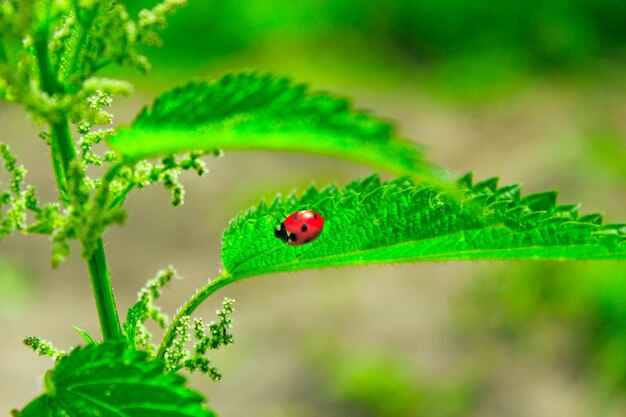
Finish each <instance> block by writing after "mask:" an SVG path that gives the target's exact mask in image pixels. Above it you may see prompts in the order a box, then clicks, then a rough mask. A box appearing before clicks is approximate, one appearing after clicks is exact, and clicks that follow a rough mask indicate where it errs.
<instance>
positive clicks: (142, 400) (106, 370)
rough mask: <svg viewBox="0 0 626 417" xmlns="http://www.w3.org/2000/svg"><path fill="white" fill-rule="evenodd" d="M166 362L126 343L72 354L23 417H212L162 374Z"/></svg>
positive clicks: (178, 381) (196, 397)
mask: <svg viewBox="0 0 626 417" xmlns="http://www.w3.org/2000/svg"><path fill="white" fill-rule="evenodd" d="M163 369H164V364H163V362H162V361H148V360H146V355H145V353H143V352H138V351H131V350H127V349H126V347H125V346H124V344H122V343H110V342H108V343H104V344H99V345H98V344H91V345H88V346H86V347H82V348H78V349H75V350H74V351H72V352H71V353H70V354H69V355H68V356H67V357H65V358H63V359H62V360H61V361H60V362H59V364H58V366H57V367H56V368H55V369H54V370H53V371H48V373H47V374H46V378H45V386H46V393H45V394H43V395H41V396H40V397H38V398H36V399H35V400H33V401H32V402H31V403H30V404H29V405H27V406H26V408H24V410H23V411H21V412H20V413H19V414H18V415H19V416H20V417H52V416H54V417H60V416H100V417H109V416H110V417H139V416H154V417H191V416H193V417H214V416H215V414H214V413H213V412H212V411H210V410H207V409H206V408H204V407H203V406H202V403H203V402H204V398H203V397H202V396H201V395H200V394H197V393H196V392H194V391H191V390H190V389H188V388H185V387H184V386H183V383H184V382H185V379H184V378H183V377H182V376H180V375H176V374H171V373H167V374H166V373H164V371H163Z"/></svg>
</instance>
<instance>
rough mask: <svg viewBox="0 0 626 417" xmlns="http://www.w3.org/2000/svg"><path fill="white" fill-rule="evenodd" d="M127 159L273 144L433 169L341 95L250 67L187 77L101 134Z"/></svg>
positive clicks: (415, 170)
mask: <svg viewBox="0 0 626 417" xmlns="http://www.w3.org/2000/svg"><path fill="white" fill-rule="evenodd" d="M109 145H110V146H111V148H113V149H114V150H115V151H117V152H118V153H120V154H121V155H122V156H123V157H125V158H126V159H128V160H131V161H136V160H140V159H144V158H149V157H156V156H162V155H169V154H173V153H180V152H186V151H196V150H199V151H216V150H220V149H221V150H250V149H261V150H274V151H294V152H309V153H315V154H320V155H328V156H333V157H337V158H343V159H347V160H350V161H354V162H359V163H363V164H369V165H372V166H374V167H377V168H380V169H384V170H387V171H391V172H396V173H400V174H425V175H430V174H432V173H433V170H432V168H430V167H428V166H427V164H426V163H425V161H424V160H423V158H422V152H421V150H420V149H419V148H418V147H417V146H416V145H415V144H413V143H411V142H409V141H407V140H405V139H402V138H400V137H398V136H397V134H396V133H395V132H394V130H393V127H392V126H391V125H390V124H389V123H387V122H384V121H381V120H380V119H377V118H375V117H373V116H371V115H370V114H369V113H366V112H363V111H358V110H354V109H353V108H352V107H351V106H350V104H349V103H348V101H346V100H344V99H340V98H336V97H333V96H331V95H328V94H323V93H314V92H310V91H309V90H308V89H307V88H306V86H304V85H301V84H294V83H293V82H292V81H290V80H289V79H287V78H277V77H274V76H271V75H259V74H256V73H240V74H235V75H227V76H225V77H223V78H222V79H220V80H219V81H216V82H213V83H208V82H201V83H196V82H192V83H190V84H187V85H185V86H183V87H179V88H175V89H174V90H172V91H170V92H167V93H165V94H163V95H162V96H160V97H159V98H158V99H157V100H156V101H155V102H154V104H153V105H152V107H151V108H149V109H148V108H144V110H143V111H142V112H141V113H140V114H139V116H138V117H137V118H136V119H135V121H134V122H133V124H132V126H130V127H129V128H126V129H122V130H120V131H119V132H118V133H117V135H116V136H114V137H112V138H110V139H109Z"/></svg>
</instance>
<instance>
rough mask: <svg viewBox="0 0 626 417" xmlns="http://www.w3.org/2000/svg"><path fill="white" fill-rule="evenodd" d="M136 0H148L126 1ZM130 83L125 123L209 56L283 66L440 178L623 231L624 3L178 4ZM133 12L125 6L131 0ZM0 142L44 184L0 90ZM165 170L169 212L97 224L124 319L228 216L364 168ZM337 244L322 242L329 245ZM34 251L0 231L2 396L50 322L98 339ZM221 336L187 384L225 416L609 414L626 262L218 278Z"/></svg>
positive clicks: (56, 335)
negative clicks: (397, 138) (371, 120)
mask: <svg viewBox="0 0 626 417" xmlns="http://www.w3.org/2000/svg"><path fill="white" fill-rule="evenodd" d="M148 3H149V2H148ZM190 3H191V4H190V5H189V6H188V7H187V8H185V9H182V10H181V11H180V12H179V13H178V14H177V15H176V16H174V17H173V18H172V19H171V24H170V28H169V29H167V31H165V32H164V34H163V38H164V41H165V43H164V46H163V47H162V48H161V49H159V50H149V51H147V53H148V55H149V56H150V57H151V59H152V62H153V64H154V70H153V71H152V72H151V73H149V74H147V75H145V76H144V75H140V74H136V73H134V72H132V71H129V70H123V69H115V70H112V71H111V72H110V74H109V75H110V76H116V77H126V78H128V79H131V80H132V81H133V82H134V83H135V85H136V93H135V94H134V95H133V96H132V97H129V98H124V99H118V100H116V102H115V104H114V108H113V110H114V112H115V114H116V119H115V121H116V123H128V122H129V121H130V120H132V118H133V116H134V114H135V113H136V112H137V111H138V110H139V109H140V108H141V107H142V106H143V105H144V104H145V103H147V102H149V101H150V100H151V99H152V98H153V97H154V96H156V95H157V94H158V93H159V92H160V91H163V90H165V89H168V88H170V87H172V86H174V85H177V84H180V83H182V82H185V81H186V80H188V79H190V78H195V79H206V78H216V77H219V76H220V75H222V74H224V73H225V72H227V71H231V70H240V69H259V70H262V71H273V72H276V73H278V74H283V75H290V76H292V77H293V78H295V79H297V80H300V81H304V82H307V83H309V84H311V85H312V86H314V87H315V88H317V89H323V90H330V91H333V92H336V93H338V94H341V95H345V96H349V97H352V98H353V99H354V102H355V103H356V105H357V106H358V107H361V108H366V109H370V110H372V111H375V112H376V113H377V114H379V115H381V116H383V117H386V118H389V119H391V120H394V121H395V122H396V123H397V125H398V127H399V130H400V131H401V132H402V134H404V135H405V136H407V137H409V138H411V139H413V140H415V141H417V142H419V143H422V144H424V145H426V147H427V149H428V155H429V156H430V159H431V160H432V161H434V162H436V163H437V164H439V165H441V166H444V167H446V168H448V169H449V170H450V171H451V172H453V173H454V174H455V175H461V174H464V173H465V172H467V171H474V172H475V174H476V177H477V178H480V179H485V178H488V177H491V176H499V177H500V178H501V181H502V183H511V182H521V183H523V184H524V185H525V192H527V193H529V192H536V191H545V190H552V189H557V190H560V200H559V201H560V202H562V203H575V202H580V203H582V208H581V210H582V211H584V212H596V211H600V212H603V213H604V214H605V219H606V220H607V221H609V222H619V221H622V222H623V221H626V25H625V24H624V22H626V3H625V2H623V1H620V0H599V1H594V2H589V1H582V0H581V1H578V0H574V1H565V0H563V1H561V0H544V1H541V0H533V1H526V0H508V1H505V2H487V1H482V2H481V1H479V2H471V1H463V0H450V1H446V2H436V1H421V0H386V1H385V0H378V1H373V0H371V1H367V0H332V1H331V0H316V1H313V0H309V1H298V2H294V1H288V0H237V1H226V2H225V1H213V0H212V1H194V0H191V1H190ZM142 4H145V2H139V1H135V2H131V7H132V8H134V9H135V10H138V8H139V7H140V6H141V5H142ZM0 126H1V134H2V140H5V141H7V142H8V143H9V144H10V145H11V146H12V147H13V149H14V150H15V151H16V152H17V153H18V155H19V157H20V160H21V162H22V163H24V164H25V165H26V166H27V167H28V168H30V173H29V176H28V178H29V179H30V182H31V183H33V184H35V185H37V186H38V187H39V189H40V191H41V194H43V195H44V196H47V197H48V198H53V197H54V191H53V187H54V181H53V178H52V172H51V170H50V168H49V154H48V151H47V150H44V147H43V144H42V143H41V140H39V139H37V126H36V125H35V124H34V123H33V122H32V121H31V120H29V119H28V118H27V117H26V116H25V115H23V113H22V112H21V110H20V109H19V108H17V107H16V106H10V105H7V104H6V103H0ZM208 165H209V168H210V173H209V174H208V176H206V177H205V178H201V179H198V178H195V177H193V176H191V175H189V176H184V177H183V180H184V182H185V183H186V185H187V187H186V189H187V197H186V202H185V205H184V206H183V207H180V208H176V209H174V208H172V207H170V205H169V196H168V195H167V193H166V192H165V191H164V190H162V189H160V188H159V187H154V188H151V189H147V190H143V191H138V192H135V193H134V194H132V195H131V198H130V200H129V202H128V210H129V219H128V221H127V224H126V226H125V227H123V228H114V229H111V230H110V231H109V232H108V234H107V235H106V236H105V240H106V249H107V254H108V258H109V262H110V267H111V270H112V274H113V283H114V287H115V290H116V293H117V299H118V304H119V308H120V311H121V312H122V317H124V315H125V314H124V312H125V310H126V309H127V308H128V306H129V305H131V304H132V303H133V302H134V300H135V296H136V292H137V291H138V290H139V289H140V288H141V287H142V286H143V284H144V282H145V281H146V280H147V279H148V278H151V277H152V276H153V275H154V274H155V273H156V271H157V270H159V269H161V268H164V267H166V266H167V265H169V264H174V265H175V266H176V267H177V268H178V270H179V272H180V273H181V275H183V276H184V277H185V279H184V280H181V281H176V282H174V283H173V285H172V287H171V289H170V290H168V291H167V292H166V294H165V295H164V297H163V300H162V305H163V306H164V308H165V309H166V310H167V311H169V312H170V313H173V312H174V311H175V308H176V307H177V306H178V305H180V304H181V303H182V302H183V301H184V300H185V299H186V298H187V297H188V296H189V295H190V294H191V293H192V292H193V290H194V289H196V288H198V287H200V286H201V285H203V283H204V282H205V280H206V279H207V278H208V277H209V276H215V275H216V274H217V271H218V268H219V266H220V263H219V253H220V235H221V231H222V230H223V229H224V228H225V227H226V225H227V224H228V220H229V219H230V218H232V217H234V216H235V215H236V214H237V213H238V211H240V210H242V209H245V208H247V207H249V206H251V205H253V204H255V203H257V202H258V201H259V200H261V199H263V198H266V199H269V198H272V197H273V196H274V195H275V194H276V193H277V192H282V193H286V192H289V191H291V190H294V189H295V190H297V189H303V188H304V187H306V186H308V185H309V184H310V183H311V182H315V183H316V184H318V185H324V184H326V183H328V182H333V181H336V182H338V183H339V184H345V183H346V182H348V181H350V180H352V179H354V178H355V177H358V176H362V175H367V174H369V173H370V172H371V170H370V169H369V168H367V167H363V166H357V165H351V164H348V163H343V162H338V161H335V160H330V159H327V158H322V157H316V156H306V155H296V154H279V153H263V152H257V153H236V152H232V153H227V154H226V155H225V156H224V157H223V158H219V159H208ZM337 238H341V237H340V236H338V237H337ZM49 246H50V245H49V242H48V241H47V239H46V238H41V237H37V236H31V237H23V236H14V237H11V238H8V239H6V240H5V241H4V242H2V243H0V335H2V336H1V339H2V343H0V375H2V377H1V378H0V405H1V407H0V409H1V411H0V412H2V413H6V412H7V410H8V409H10V408H12V407H21V406H22V405H24V404H25V403H26V402H27V401H29V400H30V399H31V398H33V397H34V396H35V395H36V394H38V393H39V392H40V389H41V388H40V387H41V375H42V372H43V371H44V370H45V369H47V368H48V367H50V365H51V363H50V361H49V360H48V359H46V358H37V357H35V356H34V355H33V354H32V353H31V352H30V351H28V350H27V349H26V348H25V347H22V346H21V344H20V341H21V339H22V338H23V337H25V336H29V335H37V336H40V337H43V338H45V339H48V340H52V341H53V342H54V343H55V344H56V345H57V346H58V347H60V348H64V349H68V348H70V347H71V346H73V345H76V344H78V343H80V339H79V337H78V335H77V334H76V333H75V332H74V331H73V330H72V328H71V326H78V327H80V328H83V329H85V330H88V331H90V332H92V333H93V334H97V333H98V324H97V318H96V313H95V308H94V306H93V302H92V296H91V288H90V286H89V279H88V277H87V274H86V270H85V267H84V265H83V263H82V261H81V259H80V258H79V256H78V253H79V251H78V250H77V248H76V247H74V254H73V256H72V259H70V260H69V261H68V262H67V263H65V264H64V265H62V266H61V267H60V268H59V269H57V270H51V269H50V267H49ZM223 296H228V297H232V298H235V299H236V300H237V306H236V308H237V311H236V313H235V327H234V334H235V338H236V343H235V344H234V345H232V346H229V347H227V348H226V349H224V350H223V351H220V352H216V353H215V354H214V355H213V358H214V360H215V363H216V365H217V366H218V368H219V369H220V370H221V371H222V373H223V374H224V379H223V380H222V381H221V382H219V383H214V382H210V381H208V380H207V379H206V378H197V377H195V376H194V377H193V378H192V383H193V385H194V386H195V387H196V388H197V389H199V390H200V391H202V392H204V393H206V394H207V395H208V396H209V397H210V399H211V402H210V404H211V405H212V406H213V407H214V408H215V409H216V410H218V411H219V413H220V415H221V416H223V417H235V416H236V417H248V416H250V417H252V416H254V417H296V416H297V417H309V416H310V417H313V416H315V417H319V416H325V417H351V416H355V417H356V416H359V417H361V416H363V417H421V416H424V417H430V416H435V417H444V416H481V417H489V416H494V417H496V416H497V417H508V416H511V417H513V416H515V417H517V416H520V417H521V416H529V417H530V416H532V417H544V416H545V417H560V416H563V417H579V416H580V417H583V416H607V417H609V416H611V417H613V416H614V417H619V416H624V415H626V267H625V265H624V263H617V262H476V263H470V262H463V263H441V264H418V265H398V266H386V267H367V268H352V269H343V270H323V271H310V272H304V273H297V274H288V275H279V276H275V277H264V278H256V279H253V280H249V281H244V282H243V283H240V284H237V285H234V286H232V287H228V288H226V289H225V290H223V291H222V292H220V293H218V294H217V295H216V296H215V297H214V299H213V300H212V301H210V302H209V303H207V305H206V306H204V307H203V308H201V309H200V313H201V314H202V315H203V316H204V317H206V318H211V317H213V312H214V310H215V308H217V306H218V305H219V303H220V301H221V298H222V297H223Z"/></svg>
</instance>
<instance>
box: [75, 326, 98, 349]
mask: <svg viewBox="0 0 626 417" xmlns="http://www.w3.org/2000/svg"><path fill="white" fill-rule="evenodd" d="M72 329H74V330H75V331H76V333H78V335H79V336H80V337H81V338H82V339H83V340H84V341H85V343H87V344H88V345H95V344H97V343H98V342H96V340H95V339H94V338H93V337H91V335H90V334H89V333H87V332H86V331H84V330H83V329H81V328H79V327H76V326H72Z"/></svg>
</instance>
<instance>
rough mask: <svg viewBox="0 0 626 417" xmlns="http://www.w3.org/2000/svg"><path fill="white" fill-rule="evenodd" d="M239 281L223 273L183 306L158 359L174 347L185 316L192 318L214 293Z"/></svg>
mask: <svg viewBox="0 0 626 417" xmlns="http://www.w3.org/2000/svg"><path fill="white" fill-rule="evenodd" d="M235 281H237V279H236V278H233V277H232V276H231V275H230V274H229V273H228V272H223V273H222V275H220V276H219V278H217V279H214V280H213V281H210V282H209V283H208V284H207V285H205V286H204V287H203V288H202V289H201V290H200V291H198V292H197V293H196V294H195V295H194V296H193V297H191V298H190V299H189V300H188V301H187V302H186V303H185V305H183V306H182V307H181V308H180V309H179V310H178V312H177V313H176V317H174V320H172V322H171V323H170V325H169V327H168V328H167V332H165V336H164V337H163V341H162V342H161V345H160V346H159V351H158V352H157V358H163V356H164V355H165V351H166V350H167V349H168V348H169V347H170V346H171V345H172V342H173V341H174V339H175V338H176V328H177V327H178V325H179V324H180V321H181V319H182V318H183V317H185V316H190V315H191V314H192V313H193V312H194V311H196V309H197V308H198V307H200V304H202V303H203V302H204V301H205V300H206V299H207V298H209V297H210V296H211V295H212V294H213V293H215V292H216V291H217V290H219V289H220V288H222V287H225V286H227V285H228V284H232V283H233V282H235Z"/></svg>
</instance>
